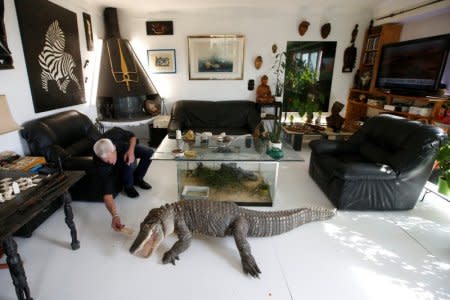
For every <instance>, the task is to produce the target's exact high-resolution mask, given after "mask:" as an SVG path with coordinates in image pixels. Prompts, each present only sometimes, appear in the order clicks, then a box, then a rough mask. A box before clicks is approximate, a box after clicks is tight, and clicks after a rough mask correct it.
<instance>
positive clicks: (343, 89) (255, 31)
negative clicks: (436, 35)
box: [118, 7, 370, 106]
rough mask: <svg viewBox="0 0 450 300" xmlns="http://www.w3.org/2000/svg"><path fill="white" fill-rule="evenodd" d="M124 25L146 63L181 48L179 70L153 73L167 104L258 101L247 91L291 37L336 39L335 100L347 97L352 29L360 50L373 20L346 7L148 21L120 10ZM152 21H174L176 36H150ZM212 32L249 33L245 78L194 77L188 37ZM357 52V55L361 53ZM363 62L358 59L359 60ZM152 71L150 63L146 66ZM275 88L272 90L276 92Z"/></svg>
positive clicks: (215, 13) (214, 12)
mask: <svg viewBox="0 0 450 300" xmlns="http://www.w3.org/2000/svg"><path fill="white" fill-rule="evenodd" d="M118 15H119V24H120V27H121V34H122V37H123V38H126V39H129V40H130V41H131V43H132V45H133V47H134V50H135V51H136V53H137V55H138V57H139V58H140V59H141V62H142V63H143V64H144V65H145V66H146V67H147V65H148V59H147V50H148V49H176V62H177V66H176V67H177V73H176V74H152V75H151V79H152V81H153V82H154V84H155V85H156V87H157V89H158V91H159V93H160V94H161V95H162V96H163V97H164V98H166V100H167V104H168V106H170V105H171V103H173V102H175V101H177V100H180V99H203V100H236V99H248V100H254V99H255V91H248V90H247V82H248V80H249V79H254V80H255V89H256V87H257V86H258V84H259V81H260V77H261V76H262V75H263V74H267V75H269V83H270V84H271V85H272V86H273V84H274V83H275V80H274V79H273V77H271V74H272V73H271V66H272V64H273V62H274V55H273V54H272V50H271V48H272V44H273V43H276V44H277V45H278V48H279V50H281V51H283V50H285V48H286V43H287V41H337V49H336V59H335V66H334V75H333V83H332V89H331V101H330V103H331V104H332V102H333V101H334V100H339V101H344V102H345V99H346V98H347V93H348V88H349V87H350V86H351V84H352V81H353V74H351V73H342V72H341V69H342V64H343V53H344V50H345V48H346V47H348V46H349V45H350V39H351V32H352V30H353V27H354V25H355V24H359V28H360V31H359V34H358V37H357V40H356V46H357V48H358V50H359V49H360V48H361V44H362V40H363V38H364V28H366V27H367V25H368V21H369V20H370V14H369V12H365V13H364V12H358V13H351V12H348V13H343V12H342V11H340V12H339V11H336V12H333V11H327V12H326V11H315V12H305V11H304V12H303V13H302V12H301V11H293V10H291V11H289V10H282V9H280V10H279V11H267V10H265V9H263V8H256V7H255V8H251V9H239V10H232V9H229V10H228V9H221V10H208V11H195V12H184V13H161V14H149V15H148V17H147V19H143V18H140V17H138V16H133V15H130V14H127V12H124V11H120V10H119V11H118ZM150 20H153V21H154V20H172V21H173V23H174V35H172V36H147V35H146V31H145V22H146V21H150ZM302 20H308V21H309V22H310V23H311V25H310V26H309V30H308V32H307V33H306V34H305V35H304V36H303V37H300V35H299V34H298V30H297V28H298V24H299V23H300V22H301V21H302ZM326 22H330V23H331V26H332V29H331V33H330V35H329V36H328V38H327V39H325V40H323V39H322V37H321V36H320V27H321V26H322V24H324V23H326ZM207 34H243V35H245V59H244V79H243V80H189V75H188V49H187V36H189V35H207ZM359 52H360V51H358V55H359ZM258 55H261V56H262V57H263V65H262V67H261V69H259V70H256V69H255V67H254V63H253V62H254V59H255V57H257V56H258ZM358 60H359V58H358ZM147 70H148V67H147ZM273 91H274V89H273V88H272V92H273Z"/></svg>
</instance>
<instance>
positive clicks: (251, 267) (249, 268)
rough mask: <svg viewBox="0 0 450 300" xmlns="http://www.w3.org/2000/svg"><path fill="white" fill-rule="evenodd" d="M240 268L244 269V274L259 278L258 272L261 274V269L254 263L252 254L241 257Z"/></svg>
mask: <svg viewBox="0 0 450 300" xmlns="http://www.w3.org/2000/svg"><path fill="white" fill-rule="evenodd" d="M242 268H243V269H244V273H245V274H249V275H251V276H253V277H256V278H259V274H261V270H260V269H259V267H258V265H257V264H256V261H255V259H254V258H253V256H248V257H246V258H245V259H244V258H243V259H242Z"/></svg>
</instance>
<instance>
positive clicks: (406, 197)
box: [309, 115, 447, 210]
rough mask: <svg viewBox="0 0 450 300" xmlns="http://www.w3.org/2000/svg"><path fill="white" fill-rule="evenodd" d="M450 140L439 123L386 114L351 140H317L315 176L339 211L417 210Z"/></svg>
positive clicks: (313, 163) (313, 153)
mask: <svg viewBox="0 0 450 300" xmlns="http://www.w3.org/2000/svg"><path fill="white" fill-rule="evenodd" d="M446 140H447V135H446V134H445V133H444V132H443V130H441V129H440V128H438V127H435V126H431V125H424V124H422V123H420V122H417V121H410V120H407V119H404V118H401V117H397V116H392V115H380V116H376V117H373V118H371V119H369V120H368V121H367V122H366V123H365V124H364V125H363V126H362V127H361V128H360V129H359V130H358V131H357V132H356V133H355V134H354V135H353V136H352V137H351V138H350V139H349V140H348V141H328V140H314V141H311V142H310V147H311V160H310V164H309V174H310V176H311V177H312V178H313V180H314V181H315V182H316V183H317V184H318V185H319V187H320V189H321V190H322V191H323V192H324V193H325V194H326V195H327V197H328V198H329V199H330V200H331V201H332V202H333V204H334V205H335V206H336V207H337V208H339V209H349V210H350V209H352V210H406V209H412V208H413V207H414V206H415V204H416V202H417V200H418V198H419V195H420V193H421V191H422V189H423V186H424V185H425V183H426V181H427V179H428V177H429V176H430V173H431V169H432V166H433V163H434V159H435V155H436V154H437V151H438V149H439V147H440V145H441V144H442V143H443V142H445V141H446Z"/></svg>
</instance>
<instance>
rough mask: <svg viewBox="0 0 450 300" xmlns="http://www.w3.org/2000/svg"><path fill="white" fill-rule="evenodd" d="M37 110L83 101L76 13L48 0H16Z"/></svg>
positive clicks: (35, 108)
mask: <svg viewBox="0 0 450 300" xmlns="http://www.w3.org/2000/svg"><path fill="white" fill-rule="evenodd" d="M15 4H16V10H17V17H18V20H19V27H20V34H21V36H22V44H23V50H24V54H25V62H26V65H27V71H28V78H29V81H30V88H31V94H32V97H33V105H34V111H35V112H36V113H38V112H43V111H48V110H52V109H57V108H61V107H66V106H71V105H77V104H81V103H84V102H85V94H84V84H83V80H82V78H83V74H82V65H81V56H80V42H79V37H78V25H77V15H76V14H75V13H73V12H71V11H69V10H67V9H65V8H63V7H61V6H58V5H56V4H54V3H51V2H49V1H47V0H33V1H29V0H15Z"/></svg>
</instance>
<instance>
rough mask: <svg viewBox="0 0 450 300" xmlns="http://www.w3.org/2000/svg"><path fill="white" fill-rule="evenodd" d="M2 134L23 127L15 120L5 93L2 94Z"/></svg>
mask: <svg viewBox="0 0 450 300" xmlns="http://www.w3.org/2000/svg"><path fill="white" fill-rule="evenodd" d="M0 120H2V121H1V122H0V134H4V133H8V132H11V131H16V130H19V129H21V128H22V127H20V126H19V125H17V123H16V121H14V119H13V117H12V115H11V111H10V110H9V106H8V101H6V96H5V95H0Z"/></svg>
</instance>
